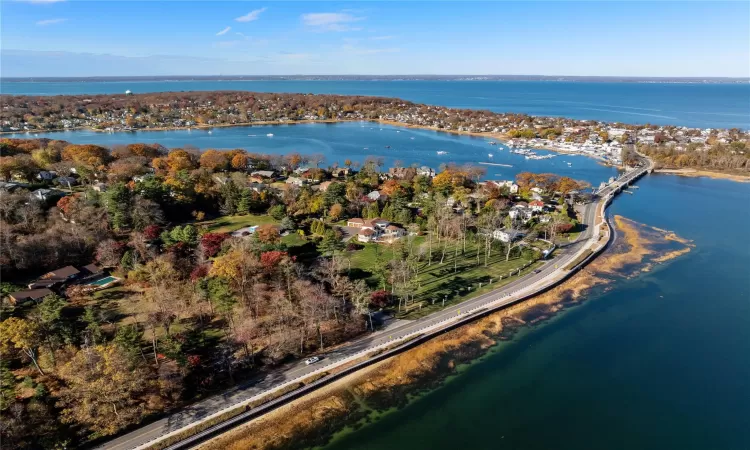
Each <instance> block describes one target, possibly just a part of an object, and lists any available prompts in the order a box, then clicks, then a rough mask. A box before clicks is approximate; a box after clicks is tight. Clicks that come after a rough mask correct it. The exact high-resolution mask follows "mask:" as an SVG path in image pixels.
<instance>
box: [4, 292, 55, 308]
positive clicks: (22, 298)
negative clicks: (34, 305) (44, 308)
mask: <svg viewBox="0 0 750 450" xmlns="http://www.w3.org/2000/svg"><path fill="white" fill-rule="evenodd" d="M48 295H52V291H50V290H49V289H46V288H43V289H31V290H28V291H18V292H11V293H10V294H8V300H10V304H11V305H20V304H22V303H25V302H28V301H40V300H41V299H43V298H44V297H46V296H48Z"/></svg>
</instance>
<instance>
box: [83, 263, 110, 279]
mask: <svg viewBox="0 0 750 450" xmlns="http://www.w3.org/2000/svg"><path fill="white" fill-rule="evenodd" d="M103 274H104V269H102V268H101V267H99V266H98V265H97V264H94V263H91V264H88V265H86V266H83V267H81V276H82V277H83V278H92V277H96V276H99V275H103Z"/></svg>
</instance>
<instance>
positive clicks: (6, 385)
mask: <svg viewBox="0 0 750 450" xmlns="http://www.w3.org/2000/svg"><path fill="white" fill-rule="evenodd" d="M15 400H16V377H15V376H14V375H13V372H11V371H10V370H9V369H8V366H7V365H6V363H5V362H4V361H3V362H0V411H5V410H6V409H8V407H9V406H10V405H12V404H13V402H14V401H15Z"/></svg>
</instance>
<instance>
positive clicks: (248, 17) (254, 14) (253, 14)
mask: <svg viewBox="0 0 750 450" xmlns="http://www.w3.org/2000/svg"><path fill="white" fill-rule="evenodd" d="M267 9H268V8H260V9H256V10H254V11H250V12H249V13H247V14H245V15H244V16H240V17H238V18H236V19H234V20H236V21H237V22H252V21H254V20H258V18H259V17H260V15H261V13H262V12H263V11H265V10H267Z"/></svg>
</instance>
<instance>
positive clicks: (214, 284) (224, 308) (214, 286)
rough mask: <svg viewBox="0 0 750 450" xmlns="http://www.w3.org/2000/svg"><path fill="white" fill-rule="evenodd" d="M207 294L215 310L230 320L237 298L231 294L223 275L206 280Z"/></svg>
mask: <svg viewBox="0 0 750 450" xmlns="http://www.w3.org/2000/svg"><path fill="white" fill-rule="evenodd" d="M208 296H209V298H210V299H211V303H213V305H214V308H215V309H216V311H217V312H218V313H219V314H221V315H223V316H224V317H226V318H227V320H228V321H229V322H230V324H231V322H232V311H233V309H234V305H235V304H237V299H236V298H235V297H234V295H232V290H231V288H230V287H229V282H228V281H227V280H226V279H224V278H223V277H214V278H211V279H209V281H208Z"/></svg>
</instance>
